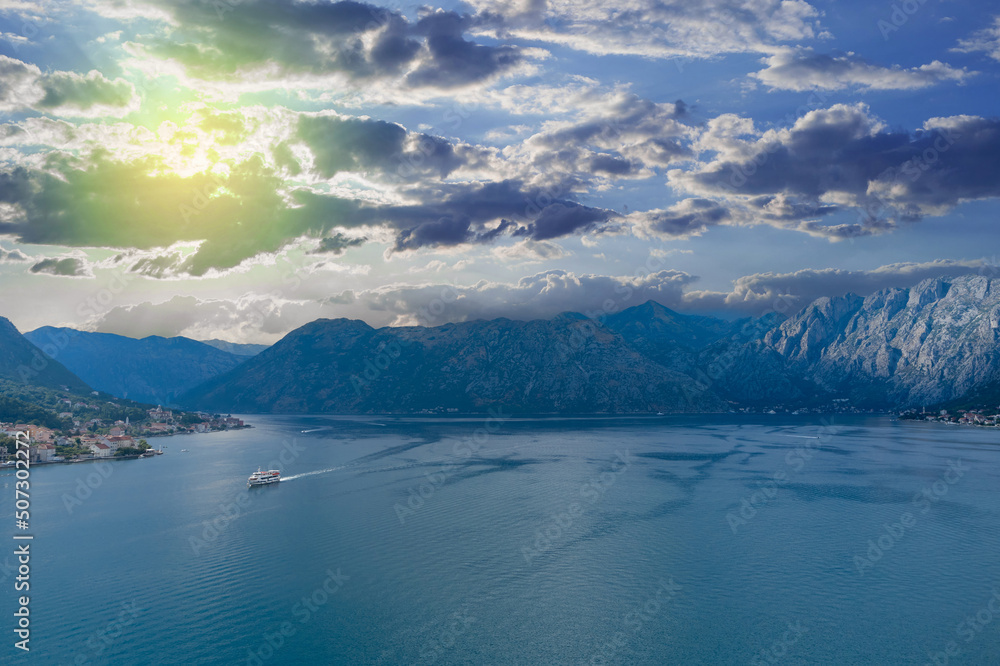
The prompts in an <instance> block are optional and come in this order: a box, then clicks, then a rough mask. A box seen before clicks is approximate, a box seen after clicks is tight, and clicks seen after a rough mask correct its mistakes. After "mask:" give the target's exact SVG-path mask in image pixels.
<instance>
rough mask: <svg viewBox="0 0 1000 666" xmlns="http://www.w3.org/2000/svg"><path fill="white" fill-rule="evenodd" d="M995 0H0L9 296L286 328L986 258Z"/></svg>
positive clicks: (41, 320) (761, 301) (993, 196)
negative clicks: (422, 1)
mask: <svg viewBox="0 0 1000 666" xmlns="http://www.w3.org/2000/svg"><path fill="white" fill-rule="evenodd" d="M998 74H1000V2H997V1H992V2H977V1H972V0H948V1H944V0H905V1H901V2H876V3H871V2H859V1H854V0H848V1H844V0H838V1H833V0H827V1H822V0H813V1H812V2H805V1H804V0H708V1H706V2H699V3H692V2H687V1H685V0H625V1H624V2H618V3H615V4H613V5H609V4H605V3H598V2H583V1H580V0H470V1H469V2H461V3H446V4H442V5H418V4H408V3H405V2H402V3H396V2H395V1H392V2H390V3H388V4H364V3H358V2H350V1H348V2H326V1H322V0H318V1H311V0H302V1H300V0H267V1H263V0H105V1H97V0H75V1H70V0H58V1H51V0H30V1H23V0H0V315H2V316H6V317H7V318H9V319H10V320H11V321H12V322H13V323H14V324H15V325H16V326H17V327H18V328H19V329H20V330H22V331H28V330H32V329H34V328H37V327H39V326H45V325H54V326H71V327H74V328H79V329H84V330H94V331H103V332H110V333H118V334H123V335H129V336H133V337H143V336H146V335H164V336H173V335H186V336H188V337H193V338H196V339H211V338H219V339H225V340H230V341H233V342H256V343H271V342H274V341H276V340H278V339H280V338H281V337H282V336H283V335H285V334H286V333H288V332H289V331H291V330H293V329H295V328H297V327H299V326H301V325H303V324H306V323H308V322H310V321H312V320H314V319H317V318H323V317H325V318H336V317H348V318H352V319H362V320H364V321H366V322H368V323H369V324H371V325H373V326H386V325H394V326H395V325H413V324H422V325H439V324H443V323H446V322H454V321H465V320H470V319H477V318H495V317H509V318H512V319H531V318H540V317H552V316H555V315H556V314H559V313H561V312H565V311H575V312H584V313H587V314H600V313H603V312H612V311H617V310H620V309H624V308H626V307H630V306H634V305H639V304H641V303H643V302H645V301H647V300H650V299H652V300H655V301H657V302H660V303H662V304H663V305H665V306H667V307H670V308H672V309H674V310H677V311H679V312H684V313H694V314H703V315H713V316H719V317H726V318H736V317H744V316H757V315H761V314H765V313H767V312H770V311H772V310H774V309H778V310H779V311H786V310H787V311H794V309H795V308H800V307H803V306H805V305H806V304H808V303H809V302H811V301H812V300H814V299H816V298H820V297H824V296H838V295H842V294H844V293H848V292H853V293H858V294H861V295H863V296H864V295H868V294H871V293H873V292H875V291H877V290H880V289H884V288H887V287H907V286H911V285H913V284H916V283H917V282H919V281H920V280H923V279H928V278H934V277H940V276H957V275H962V274H967V273H977V272H978V273H983V272H984V271H991V272H995V268H996V264H997V258H996V256H995V254H996V243H995V239H996V238H997V234H996V232H995V225H996V223H997V218H998V214H1000V202H998V197H1000V118H998V106H1000V94H998V90H1000V86H998V83H1000V80H998V79H1000V77H998Z"/></svg>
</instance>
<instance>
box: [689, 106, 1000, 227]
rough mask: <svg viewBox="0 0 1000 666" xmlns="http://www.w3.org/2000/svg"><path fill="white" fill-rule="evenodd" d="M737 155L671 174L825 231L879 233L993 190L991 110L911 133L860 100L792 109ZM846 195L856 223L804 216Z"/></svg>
mask: <svg viewBox="0 0 1000 666" xmlns="http://www.w3.org/2000/svg"><path fill="white" fill-rule="evenodd" d="M756 149H757V152H756V155H754V157H753V158H751V159H748V160H747V161H745V162H732V161H726V160H716V161H712V162H708V163H706V164H704V165H701V166H700V167H699V168H697V169H695V170H693V171H691V172H687V173H682V172H679V171H674V172H671V175H672V177H675V178H676V182H678V183H683V184H684V186H685V187H686V188H687V189H688V190H690V191H695V192H699V193H704V194H710V195H718V196H729V197H740V198H741V200H742V197H747V196H748V197H749V201H750V202H751V205H752V206H753V205H757V206H758V207H759V208H760V211H759V212H761V213H763V217H764V219H770V220H772V221H776V222H781V221H787V222H789V223H791V226H798V228H800V229H802V230H803V231H808V232H810V233H815V234H819V235H829V236H833V237H853V236H860V235H870V234H872V233H880V232H882V231H885V230H888V229H890V228H892V227H893V226H894V225H895V224H896V223H897V221H901V220H915V219H918V218H920V217H923V216H926V215H941V214H944V213H945V212H947V211H948V210H950V209H951V208H953V207H954V206H956V205H957V204H959V203H961V202H962V201H967V200H975V199H986V198H992V197H997V196H1000V159H998V157H997V156H998V155H1000V119H996V118H994V119H986V118H976V117H970V116H957V117H952V118H936V119H932V120H931V121H928V122H927V123H925V127H924V129H922V130H920V131H918V132H916V133H914V134H911V133H908V132H904V131H898V130H889V129H885V128H883V127H882V126H881V125H880V124H878V123H877V122H876V121H875V120H874V119H873V118H872V117H871V116H869V114H868V113H867V110H866V109H864V108H863V107H860V106H854V107H848V106H844V105H837V106H834V107H832V108H830V109H824V110H822V111H815V112H811V113H809V114H807V115H806V116H804V117H803V118H801V119H800V120H799V121H798V122H797V123H796V124H795V126H794V127H793V128H792V129H791V130H790V131H788V132H787V133H784V134H782V135H780V136H779V138H776V139H775V140H772V141H770V142H769V143H766V144H765V143H764V141H761V142H760V143H759V144H758V146H757V148H756ZM824 200H838V201H847V202H849V203H848V204H847V205H850V206H853V207H855V208H857V209H858V210H859V213H860V218H861V219H860V221H859V222H858V223H857V224H846V225H845V224H837V225H832V226H826V225H822V224H818V223H816V222H815V221H814V220H813V221H810V222H808V223H803V224H799V223H798V222H795V221H796V220H800V219H802V218H803V217H806V216H815V217H819V216H822V215H825V214H827V213H829V212H832V208H831V206H830V205H829V204H825V203H823V202H824Z"/></svg>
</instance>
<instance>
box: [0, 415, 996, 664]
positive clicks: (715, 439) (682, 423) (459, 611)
mask: <svg viewBox="0 0 1000 666" xmlns="http://www.w3.org/2000/svg"><path fill="white" fill-rule="evenodd" d="M247 418H248V420H249V421H251V422H252V423H254V424H255V425H256V426H257V427H256V428H254V429H252V430H245V431H238V432H229V433H213V434H206V435H196V436H188V437H174V438H169V439H158V440H155V442H156V443H157V444H158V445H160V444H162V445H165V447H166V451H167V453H166V454H165V455H163V456H159V457H156V458H155V459H150V460H137V461H119V462H113V463H109V464H108V465H107V466H106V467H105V466H101V467H99V466H98V465H95V464H79V465H60V466H50V467H44V468H36V469H34V470H33V472H32V477H31V481H32V507H31V510H32V518H33V526H32V528H33V529H32V533H33V534H34V536H35V540H34V542H33V544H32V549H33V552H32V555H33V556H32V561H31V566H32V573H31V576H32V577H31V593H30V594H31V611H32V630H33V633H32V640H31V646H32V651H31V653H30V655H20V654H19V651H16V650H14V649H13V648H12V644H13V642H14V638H13V634H12V632H11V629H12V628H13V623H12V621H11V617H12V616H11V613H12V612H13V607H14V606H13V596H14V592H13V591H12V587H13V574H12V573H11V572H10V570H9V568H6V569H3V568H0V577H3V578H5V580H4V581H3V583H2V588H3V590H4V593H3V595H2V602H0V603H2V604H3V616H4V617H5V618H7V619H6V620H4V623H5V628H4V630H3V635H4V636H6V637H7V640H8V645H5V646H4V647H3V648H2V649H3V652H2V654H4V655H6V657H17V658H18V659H19V661H24V663H32V664H34V663H37V664H74V663H78V664H86V663H114V664H119V663H120V664H196V663H197V664H258V663H266V664H278V663H281V664H307V663H320V664H404V663H405V664H409V663H418V664H429V663H439V664H584V663H594V664H598V663H623V664H624V663H638V664H668V663H683V664H713V663H718V664H746V663H770V662H769V661H768V659H771V660H773V661H774V662H775V663H778V662H780V663H786V664H806V663H825V664H895V663H899V664H904V663H905V664H923V663H933V662H932V661H931V658H932V655H935V654H937V653H941V654H939V655H938V657H937V658H938V663H944V661H943V659H944V656H945V654H946V653H947V651H948V650H950V651H951V655H949V656H948V663H952V664H957V663H961V664H995V663H1000V615H998V616H996V617H994V616H993V615H994V614H993V613H992V611H990V610H989V604H990V601H991V595H993V594H994V589H995V590H997V591H1000V432H997V431H993V430H986V429H973V428H960V427H948V426H944V425H934V424H913V423H910V424H908V423H901V422H894V421H891V420H890V419H888V418H859V417H841V416H835V417H832V422H831V423H828V425H823V424H822V423H821V420H820V419H819V417H812V418H807V417H782V416H771V417H767V416H758V417H754V418H750V417H740V418H737V417H711V418H688V417H683V418H682V417H661V418H625V419H544V420H518V419H507V420H504V421H502V422H496V421H492V422H486V421H484V420H483V419H449V420H428V419H420V420H418V419H391V418H390V419H374V418H373V419H348V418H330V417H257V416H255V417H247ZM182 448H186V449H189V451H187V452H181V449H182ZM283 452H284V453H283ZM276 460H279V461H282V469H283V477H284V478H285V479H286V480H285V481H283V482H282V483H280V484H279V485H277V486H273V487H265V488H255V489H252V490H249V491H248V490H247V488H246V477H247V475H248V474H249V473H250V472H252V471H253V470H255V469H256V468H257V467H258V466H264V467H265V468H266V467H268V466H269V465H270V464H272V461H276ZM101 470H104V472H105V474H106V476H104V475H102V474H101ZM108 470H110V473H108ZM88 481H89V483H90V486H95V487H93V488H91V487H88V485H87V484H88ZM0 486H2V490H0V492H2V493H3V500H2V502H3V504H2V506H3V507H4V512H3V513H4V516H5V517H4V520H5V521H7V523H8V525H11V526H12V525H13V496H14V486H13V475H12V474H11V473H10V472H9V471H5V472H2V473H0ZM88 491H89V492H88ZM925 491H926V494H923V493H924V492H925ZM744 500H745V501H744ZM11 532H12V530H11V529H9V528H8V529H6V530H5V533H7V534H8V536H7V537H6V538H7V539H8V546H5V547H4V549H3V551H2V554H0V566H2V565H4V564H6V565H7V566H8V567H9V565H10V564H11V563H12V562H13V556H12V554H11V553H12V551H13V545H12V544H13V542H12V541H9V538H10V537H9V535H10V534H11ZM4 557H7V558H8V559H7V560H6V562H4V559H3V558H4ZM993 608H994V609H998V608H1000V602H997V601H995V602H994V603H993ZM977 613H978V620H977V619H976V617H977ZM987 616H989V617H987ZM967 618H970V619H971V620H972V622H971V623H970V622H968V621H967ZM283 629H284V634H282V630H283ZM949 643H951V645H949ZM6 657H5V658H6ZM754 660H757V661H754ZM10 663H13V662H10Z"/></svg>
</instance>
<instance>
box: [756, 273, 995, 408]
mask: <svg viewBox="0 0 1000 666" xmlns="http://www.w3.org/2000/svg"><path fill="white" fill-rule="evenodd" d="M998 334H1000V282H998V281H997V280H991V279H989V278H986V277H982V276H975V275H970V276H964V277H959V278H955V279H952V280H946V279H935V280H925V281H924V282H921V283H920V284H918V285H916V286H914V287H912V288H910V289H887V290H884V291H880V292H878V293H875V294H872V295H871V296H869V297H867V298H864V299H863V298H861V297H859V296H855V295H853V294H850V295H847V296H844V297H841V298H832V299H830V298H822V299H819V300H817V301H815V302H814V303H812V304H811V305H809V306H808V307H806V308H805V309H803V310H802V311H801V312H799V313H798V314H796V315H795V316H793V317H791V318H790V319H788V320H787V321H785V322H784V323H782V324H781V325H780V326H778V327H776V328H775V329H773V330H771V331H769V332H768V333H767V335H765V336H764V338H763V339H762V340H761V342H760V343H757V344H756V345H754V346H753V349H752V352H753V353H759V354H761V355H762V356H763V355H766V354H767V353H768V352H774V353H776V354H778V355H779V356H780V358H781V359H782V361H783V362H784V364H785V365H786V376H788V377H790V378H794V379H795V380H796V381H798V382H799V383H800V385H808V384H809V383H811V384H812V385H813V388H812V390H814V391H815V392H816V394H817V395H823V394H826V395H830V396H833V395H835V396H838V397H841V398H847V399H848V400H849V401H850V402H852V403H858V404H863V403H873V404H874V405H875V406H879V407H884V406H919V405H921V404H928V405H929V404H933V403H936V402H941V401H946V400H950V399H952V398H956V397H959V396H961V395H964V394H966V393H968V392H970V391H973V390H974V389H976V388H978V387H982V386H985V385H988V384H991V383H994V382H996V381H998V380H1000V344H998V343H1000V337H998ZM803 383H804V384H803Z"/></svg>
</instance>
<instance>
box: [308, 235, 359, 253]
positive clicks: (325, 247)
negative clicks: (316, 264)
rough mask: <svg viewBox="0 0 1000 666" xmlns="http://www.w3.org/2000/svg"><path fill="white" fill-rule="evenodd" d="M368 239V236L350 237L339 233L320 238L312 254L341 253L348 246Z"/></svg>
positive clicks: (357, 244)
mask: <svg viewBox="0 0 1000 666" xmlns="http://www.w3.org/2000/svg"><path fill="white" fill-rule="evenodd" d="M367 241H368V239H367V238H348V237H347V236H345V235H344V234H340V233H338V234H334V235H333V236H330V237H329V238H324V239H322V240H320V242H319V247H317V248H316V249H315V250H312V252H311V253H310V254H333V255H340V254H343V253H344V251H345V250H347V249H348V248H351V247H358V246H361V245H364V244H365V243H366V242H367Z"/></svg>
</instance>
